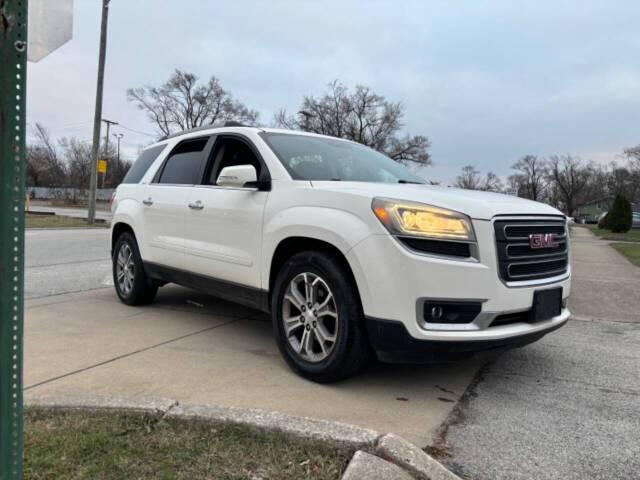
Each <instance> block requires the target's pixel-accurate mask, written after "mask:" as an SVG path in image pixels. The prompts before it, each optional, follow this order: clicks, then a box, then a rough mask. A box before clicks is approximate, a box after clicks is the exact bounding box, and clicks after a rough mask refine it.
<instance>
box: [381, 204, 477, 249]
mask: <svg viewBox="0 0 640 480" xmlns="http://www.w3.org/2000/svg"><path fill="white" fill-rule="evenodd" d="M371 208H372V209H373V213H375V214H376V217H378V219H379V220H380V221H381V222H382V224H383V225H384V226H385V227H386V228H387V230H389V231H390V232H391V233H392V234H394V235H410V236H414V237H424V238H432V239H435V240H457V241H463V242H475V241H476V236H475V234H474V232H473V226H472V225H471V219H470V218H469V217H468V216H466V215H464V214H462V213H459V212H454V211H452V210H447V209H444V208H439V207H432V206H430V205H424V204H421V203H412V202H402V201H398V200H389V199H385V198H374V199H373V202H372V203H371Z"/></svg>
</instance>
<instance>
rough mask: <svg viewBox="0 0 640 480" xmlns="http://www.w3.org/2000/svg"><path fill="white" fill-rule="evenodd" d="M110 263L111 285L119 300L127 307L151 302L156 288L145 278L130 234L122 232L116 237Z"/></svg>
mask: <svg viewBox="0 0 640 480" xmlns="http://www.w3.org/2000/svg"><path fill="white" fill-rule="evenodd" d="M112 262H113V283H114V285H115V287H116V293H117V294H118V297H120V300H122V301H123V302H124V303H126V304H127V305H145V304H148V303H151V302H153V299H154V298H155V296H156V293H157V292H158V286H157V285H154V284H153V283H152V282H151V280H150V279H149V278H148V277H147V274H146V272H145V271H144V266H143V265H142V258H141V257H140V252H139V251H138V244H137V242H136V239H135V237H134V236H133V235H132V234H131V233H129V232H124V233H123V234H121V235H120V236H119V237H118V240H117V241H116V246H115V248H114V250H113V260H112Z"/></svg>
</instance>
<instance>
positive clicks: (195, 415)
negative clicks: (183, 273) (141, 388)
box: [24, 395, 461, 480]
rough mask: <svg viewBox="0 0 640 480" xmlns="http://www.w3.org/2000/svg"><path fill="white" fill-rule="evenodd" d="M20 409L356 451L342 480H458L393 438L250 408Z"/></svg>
mask: <svg viewBox="0 0 640 480" xmlns="http://www.w3.org/2000/svg"><path fill="white" fill-rule="evenodd" d="M24 406H25V407H31V408H44V409H59V410H90V411H91V410H94V411H95V410H103V411H104V410H107V411H108V410H113V411H129V412H135V413H145V414H148V415H154V416H159V417H162V418H165V419H175V420H188V421H189V420H190V421H194V420H195V421H202V422H210V423H216V424H221V425H238V426H243V427H245V428H248V429H250V430H254V431H263V432H273V431H278V432H281V433H284V434H285V435H286V436H288V437H292V438H295V439H299V440H306V441H320V442H325V443H329V444H335V445H340V446H347V447H352V448H354V449H357V451H356V452H355V454H354V456H353V458H352V459H351V461H350V462H349V464H348V465H347V468H346V470H345V472H344V475H343V476H342V480H353V479H357V478H367V479H370V480H377V479H380V480H383V479H384V480H393V479H398V480H410V479H419V480H461V479H460V477H458V476H457V475H455V474H453V473H452V472H450V471H449V470H448V469H447V468H446V467H445V466H443V465H442V464H441V463H440V462H438V461H437V460H436V459H434V458H433V457H431V456H430V455H428V454H426V453H425V452H424V451H422V450H421V449H420V448H418V447H416V446H415V445H413V444H412V443H409V442H408V441H407V440H405V439H403V438H401V437H399V436H397V435H393V434H386V435H384V434H380V433H379V432H376V431H375V430H371V429H368V428H363V427H358V426H356V425H349V424H346V423H341V422H332V421H329V420H320V419H315V418H308V417H298V416H295V415H288V414H286V413H280V412H274V411H269V410H260V409H255V408H238V407H224V406H216V405H189V404H185V405H182V404H180V403H179V402H178V401H177V400H174V399H170V398H145V397H142V398H135V399H132V398H124V397H101V396H88V397H77V396H66V395H56V396H35V395H26V396H25V398H24ZM361 449H364V450H366V451H363V450H361Z"/></svg>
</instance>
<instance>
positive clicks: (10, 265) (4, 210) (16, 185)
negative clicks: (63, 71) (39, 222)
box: [0, 0, 27, 480]
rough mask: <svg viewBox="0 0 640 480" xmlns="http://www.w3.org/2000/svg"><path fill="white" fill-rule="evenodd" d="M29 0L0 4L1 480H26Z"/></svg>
mask: <svg viewBox="0 0 640 480" xmlns="http://www.w3.org/2000/svg"><path fill="white" fill-rule="evenodd" d="M26 66H27V0H0V480H18V479H21V478H22V345H23V341H22V333H23V286H24V200H25V196H24V176H25V125H26V123H25V113H26V112H25V105H26V102H25V95H26V76H27V68H26Z"/></svg>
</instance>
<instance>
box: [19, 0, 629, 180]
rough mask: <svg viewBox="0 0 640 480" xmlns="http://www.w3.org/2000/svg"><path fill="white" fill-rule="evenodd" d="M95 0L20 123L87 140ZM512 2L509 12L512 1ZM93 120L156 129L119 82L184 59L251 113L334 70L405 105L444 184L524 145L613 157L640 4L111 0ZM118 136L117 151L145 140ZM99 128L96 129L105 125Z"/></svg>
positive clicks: (504, 166)
mask: <svg viewBox="0 0 640 480" xmlns="http://www.w3.org/2000/svg"><path fill="white" fill-rule="evenodd" d="M100 4H101V1H100V0H75V1H74V22H73V28H74V31H73V40H71V42H69V43H67V44H66V45H64V46H63V47H61V48H60V49H59V50H57V51H56V52H54V53H53V54H51V55H50V56H49V57H46V58H45V59H43V60H41V61H40V62H39V63H37V64H29V70H28V96H27V99H28V122H29V123H30V124H33V123H35V122H36V121H37V122H42V123H43V124H44V125H45V126H46V127H48V128H50V130H51V133H52V135H54V136H78V137H80V138H84V139H87V140H88V139H90V138H91V131H92V130H91V129H92V120H93V108H94V102H95V83H96V74H97V53H98V39H99V38H98V37H99V28H100V10H101V9H100ZM516 5H517V6H516ZM109 10H110V12H109V37H108V47H107V62H106V77H105V96H104V105H103V116H104V117H105V118H108V119H111V120H114V121H118V122H120V123H121V124H122V125H123V126H126V127H128V128H130V129H134V130H138V131H140V132H148V133H154V132H155V130H154V127H153V125H152V124H151V123H150V122H149V121H148V120H147V119H146V117H145V115H144V114H143V113H142V112H140V111H139V110H137V109H136V107H135V106H134V105H133V104H131V103H128V102H127V100H126V95H125V90H126V89H127V88H128V87H137V86H142V85H147V84H152V85H157V84H160V83H162V82H164V81H165V80H166V79H167V78H168V77H169V75H170V74H171V72H172V71H173V69H175V68H180V69H182V70H186V71H189V72H193V73H195V74H197V75H198V76H199V77H200V78H202V79H206V78H208V77H209V76H210V75H212V74H214V75H216V76H217V77H218V78H219V79H220V81H221V83H222V85H223V87H224V88H225V89H227V90H229V91H231V92H232V94H233V95H234V96H235V97H236V98H237V99H239V100H241V101H242V102H244V103H245V104H246V105H247V106H248V107H250V108H253V109H255V110H258V111H259V112H260V120H261V122H262V123H263V124H270V123H271V121H272V117H273V113H274V112H275V111H276V110H277V109H279V108H282V107H285V108H287V109H288V110H290V111H292V112H295V111H297V108H296V107H297V106H298V105H299V103H300V100H301V98H302V96H303V95H304V94H307V93H315V94H318V95H319V94H321V93H322V92H324V90H325V88H326V84H327V83H328V82H330V81H331V80H333V79H336V78H337V79H340V80H341V81H342V82H343V83H345V84H346V85H347V86H353V85H355V84H363V85H368V86H371V87H372V88H373V89H374V91H376V92H377V93H379V94H382V95H385V96H386V97H387V98H388V99H389V100H392V101H402V102H403V103H404V105H405V107H406V115H405V130H406V131H407V132H409V133H411V134H423V135H427V136H428V137H429V139H430V140H431V142H432V147H431V150H430V151H431V154H432V156H433V161H434V164H435V165H434V167H430V168H428V169H426V170H424V171H423V172H421V175H422V176H424V177H425V178H428V179H432V180H440V181H444V182H445V183H447V182H450V181H451V180H453V178H454V177H455V175H456V174H457V173H458V171H459V170H460V167H462V166H463V165H467V164H474V165H476V166H477V167H478V168H479V169H480V170H481V171H483V172H486V171H488V170H492V171H494V172H496V173H498V174H499V175H503V176H504V175H507V174H508V173H509V166H510V165H511V164H512V163H513V162H514V161H516V160H517V159H518V158H519V157H521V156H523V155H524V154H534V155H542V156H547V155H552V154H556V153H572V154H576V155H580V156H581V157H583V158H584V159H586V160H594V161H598V162H608V161H610V160H614V159H616V157H617V156H618V155H619V154H620V152H621V150H622V149H623V148H624V147H628V146H631V145H636V144H638V143H640V128H639V127H640V122H639V121H638V120H639V119H638V116H639V113H640V28H639V27H638V19H639V18H640V2H638V1H637V0H632V1H615V2H612V1H591V0H580V1H577V0H576V1H573V2H568V1H560V0H555V1H548V2H546V1H531V2H526V1H518V2H513V1H504V2H501V1H491V2H480V1H477V0H476V1H466V2H462V1H455V0H452V1H444V0H443V1H435V0H434V1H420V2H408V1H395V2H392V1H386V2H383V1H375V2H374V1H366V2H365V1H360V2H355V1H353V2H348V1H328V0H323V1H302V0H292V1H280V0H271V1H249V0H246V1H243V0H236V1H234V2H218V1H210V0H180V1H175V0H173V1H164V0H148V1H144V0H111V6H110V9H109ZM118 131H119V132H122V133H124V135H125V136H124V138H123V142H124V143H123V150H124V153H125V155H128V156H134V155H135V151H136V149H137V146H138V145H144V144H146V143H149V142H150V141H152V140H153V138H152V137H149V136H145V135H143V134H140V133H135V132H133V131H131V130H125V129H119V128H118V127H115V128H113V129H112V132H118ZM103 135H104V132H103Z"/></svg>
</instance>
